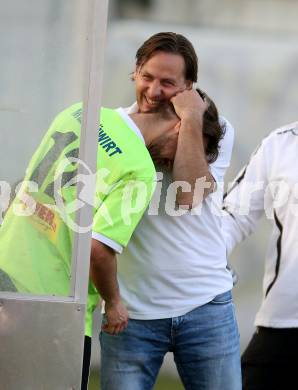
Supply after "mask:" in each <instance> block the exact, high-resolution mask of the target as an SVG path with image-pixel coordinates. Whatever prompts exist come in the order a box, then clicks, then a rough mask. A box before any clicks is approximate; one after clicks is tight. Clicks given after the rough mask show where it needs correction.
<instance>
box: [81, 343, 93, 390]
mask: <svg viewBox="0 0 298 390" xmlns="http://www.w3.org/2000/svg"><path fill="white" fill-rule="evenodd" d="M90 359H91V337H88V336H85V343H84V356H83V368H82V386H81V390H87V389H88V381H89V372H90Z"/></svg>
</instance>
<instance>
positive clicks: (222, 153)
mask: <svg viewBox="0 0 298 390" xmlns="http://www.w3.org/2000/svg"><path fill="white" fill-rule="evenodd" d="M220 124H221V125H222V126H224V129H225V134H224V137H223V138H222V140H221V141H220V143H219V154H218V157H217V159H216V161H215V162H214V163H212V164H210V172H211V174H212V176H213V178H214V180H215V181H216V183H217V184H218V185H220V184H221V183H222V182H223V180H224V175H225V173H226V170H227V169H228V167H229V166H230V162H231V157H232V150H233V144H234V128H233V126H232V125H231V124H230V122H228V121H227V120H226V119H225V118H224V117H222V116H221V117H220Z"/></svg>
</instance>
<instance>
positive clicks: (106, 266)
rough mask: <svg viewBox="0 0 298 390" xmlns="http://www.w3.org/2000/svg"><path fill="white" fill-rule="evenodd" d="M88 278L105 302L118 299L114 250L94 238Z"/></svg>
mask: <svg viewBox="0 0 298 390" xmlns="http://www.w3.org/2000/svg"><path fill="white" fill-rule="evenodd" d="M90 278H91V280H92V282H93V283H94V285H95V287H96V289H97V291H98V292H99V294H100V295H101V297H102V298H103V299H104V300H105V301H106V302H110V303H112V302H117V301H119V300H120V293H119V286H118V281H117V259H116V255H115V252H114V251H113V250H112V249H111V248H108V247H107V246H106V245H104V244H102V243H100V242H99V241H96V240H92V247H91V258H90Z"/></svg>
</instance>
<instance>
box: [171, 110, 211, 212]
mask: <svg viewBox="0 0 298 390" xmlns="http://www.w3.org/2000/svg"><path fill="white" fill-rule="evenodd" d="M202 126H203V117H202V115H197V116H195V117H194V116H193V117H189V118H182V119H181V127H180V131H179V137H178V145H177V151H176V156H175V159H174V165H173V178H174V180H175V181H183V182H186V183H188V184H189V189H190V191H188V192H186V191H184V192H182V191H179V192H178V194H177V199H176V200H177V203H178V204H179V205H181V206H183V205H184V206H190V207H194V206H196V205H197V204H199V203H200V202H202V201H203V199H204V198H205V197H206V196H207V195H208V194H209V193H210V192H212V191H213V188H214V179H213V177H212V175H211V174H210V172H209V166H208V163H207V160H206V156H205V150H204V141H203V131H202ZM198 179H201V180H199V181H198ZM196 183H197V186H198V185H201V186H204V188H201V189H200V188H197V187H196Z"/></svg>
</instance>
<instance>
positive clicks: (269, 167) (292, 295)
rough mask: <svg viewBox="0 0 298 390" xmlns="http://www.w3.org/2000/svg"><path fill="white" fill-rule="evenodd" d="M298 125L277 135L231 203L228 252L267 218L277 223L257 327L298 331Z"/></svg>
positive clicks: (239, 182) (241, 178)
mask: <svg viewBox="0 0 298 390" xmlns="http://www.w3.org/2000/svg"><path fill="white" fill-rule="evenodd" d="M297 155H298V122H296V123H292V124H290V125H287V126H284V127H282V128H280V129H277V130H275V131H273V132H272V133H271V134H270V135H269V136H268V137H267V138H265V139H264V140H263V141H262V143H261V145H260V147H259V148H258V149H257V150H256V152H255V153H254V154H253V155H252V157H251V159H250V161H249V163H248V165H247V166H246V167H244V169H243V170H242V171H241V172H240V174H239V175H238V177H237V178H236V180H235V182H234V186H233V187H232V189H231V191H230V192H229V193H228V195H227V196H226V198H225V202H224V203H225V209H226V210H227V215H226V217H225V218H223V228H224V237H225V240H226V245H227V250H228V252H231V251H232V249H233V247H234V246H235V245H236V244H237V243H238V242H240V241H242V240H243V239H244V238H246V237H247V236H248V235H249V234H250V233H252V232H253V231H254V229H255V226H256V224H257V221H258V220H259V218H260V217H261V216H263V215H264V213H265V214H266V216H267V218H269V219H270V220H271V222H272V233H271V237H270V239H269V244H268V249H267V254H266V258H265V274H264V279H263V300H262V304H261V307H260V309H259V311H258V313H257V315H256V319H255V325H256V326H265V327H272V328H290V327H296V328H297V327H298V169H297Z"/></svg>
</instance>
